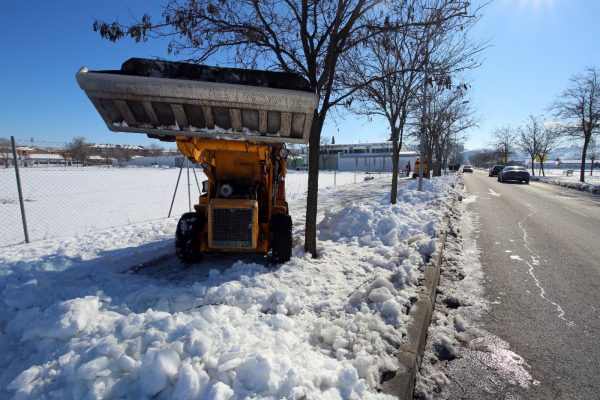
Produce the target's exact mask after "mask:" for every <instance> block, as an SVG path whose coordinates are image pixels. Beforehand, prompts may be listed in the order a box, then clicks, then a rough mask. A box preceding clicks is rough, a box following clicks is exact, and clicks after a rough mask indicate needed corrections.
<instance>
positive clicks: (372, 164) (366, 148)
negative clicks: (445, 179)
mask: <svg viewBox="0 0 600 400" xmlns="http://www.w3.org/2000/svg"><path fill="white" fill-rule="evenodd" d="M320 153H321V154H320V156H319V168H321V169H328V170H337V171H362V172H391V171H392V142H378V143H355V144H331V145H323V146H321V152H320ZM416 159H417V152H415V151H408V150H407V149H406V146H405V145H404V144H402V148H401V149H400V161H399V163H400V165H399V169H400V171H405V170H406V164H407V163H410V169H411V171H412V170H414V165H415V160H416Z"/></svg>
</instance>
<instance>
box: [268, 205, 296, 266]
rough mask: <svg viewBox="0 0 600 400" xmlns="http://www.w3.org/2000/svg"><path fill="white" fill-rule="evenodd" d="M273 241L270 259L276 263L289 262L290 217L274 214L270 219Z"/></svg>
mask: <svg viewBox="0 0 600 400" xmlns="http://www.w3.org/2000/svg"><path fill="white" fill-rule="evenodd" d="M271 227H272V230H273V236H272V237H273V240H272V241H271V259H272V260H273V261H274V262H276V263H284V262H288V261H290V258H291V257H292V217H291V216H290V215H287V214H274V215H273V216H272V218H271Z"/></svg>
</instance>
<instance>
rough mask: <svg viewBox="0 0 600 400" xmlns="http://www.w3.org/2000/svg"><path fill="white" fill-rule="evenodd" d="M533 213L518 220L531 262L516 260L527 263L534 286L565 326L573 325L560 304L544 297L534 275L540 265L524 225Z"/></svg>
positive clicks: (544, 294) (543, 291)
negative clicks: (556, 312) (554, 308)
mask: <svg viewBox="0 0 600 400" xmlns="http://www.w3.org/2000/svg"><path fill="white" fill-rule="evenodd" d="M527 205H529V204H527ZM530 207H531V208H534V207H532V206H530ZM535 214H537V211H532V212H530V213H529V214H528V215H527V216H526V217H525V218H523V219H522V220H521V221H519V228H521V231H522V232H523V242H524V246H525V248H526V249H527V250H529V252H530V253H531V255H530V256H529V257H530V258H531V262H527V261H526V260H524V259H522V258H521V257H519V259H518V261H519V262H523V263H524V264H525V265H527V266H528V267H529V275H531V277H532V278H533V280H534V282H535V286H537V287H538V289H539V290H540V297H541V298H542V299H544V300H546V301H547V302H548V303H550V304H552V305H553V306H554V307H556V311H558V318H560V319H562V320H563V321H565V322H566V323H567V326H573V325H575V322H574V321H568V320H567V319H566V318H565V311H564V310H563V308H562V307H561V306H560V304H558V303H556V302H554V301H552V300H550V299H549V298H547V297H546V289H544V288H543V287H542V284H541V283H540V280H539V279H538V278H537V276H535V268H534V267H535V266H538V265H540V256H539V255H538V254H536V253H535V252H534V251H533V250H532V249H531V247H530V245H529V240H528V239H527V238H528V234H527V230H525V226H524V222H525V221H526V220H528V219H529V218H531V217H533V216H534V215H535ZM513 257H514V256H511V258H513ZM517 257H518V256H517ZM514 259H515V260H516V258H514Z"/></svg>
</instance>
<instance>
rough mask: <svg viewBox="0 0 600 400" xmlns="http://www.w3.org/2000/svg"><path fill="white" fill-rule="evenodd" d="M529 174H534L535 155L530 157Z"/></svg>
mask: <svg viewBox="0 0 600 400" xmlns="http://www.w3.org/2000/svg"><path fill="white" fill-rule="evenodd" d="M531 176H535V156H533V157H531Z"/></svg>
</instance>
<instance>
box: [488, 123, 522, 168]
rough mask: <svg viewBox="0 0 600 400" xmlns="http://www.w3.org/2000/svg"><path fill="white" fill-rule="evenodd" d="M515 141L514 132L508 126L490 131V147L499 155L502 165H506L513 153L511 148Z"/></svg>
mask: <svg viewBox="0 0 600 400" xmlns="http://www.w3.org/2000/svg"><path fill="white" fill-rule="evenodd" d="M516 140H517V136H516V135H515V132H514V130H513V129H512V128H511V127H510V126H509V125H504V126H501V127H499V128H496V129H494V130H493V131H492V142H491V145H492V146H493V147H494V148H495V149H496V150H498V152H499V153H500V160H499V162H501V163H502V164H506V163H508V158H509V157H510V156H511V154H512V153H513V147H514V145H515V142H516Z"/></svg>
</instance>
